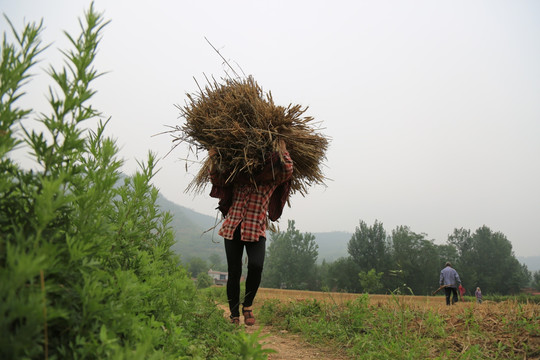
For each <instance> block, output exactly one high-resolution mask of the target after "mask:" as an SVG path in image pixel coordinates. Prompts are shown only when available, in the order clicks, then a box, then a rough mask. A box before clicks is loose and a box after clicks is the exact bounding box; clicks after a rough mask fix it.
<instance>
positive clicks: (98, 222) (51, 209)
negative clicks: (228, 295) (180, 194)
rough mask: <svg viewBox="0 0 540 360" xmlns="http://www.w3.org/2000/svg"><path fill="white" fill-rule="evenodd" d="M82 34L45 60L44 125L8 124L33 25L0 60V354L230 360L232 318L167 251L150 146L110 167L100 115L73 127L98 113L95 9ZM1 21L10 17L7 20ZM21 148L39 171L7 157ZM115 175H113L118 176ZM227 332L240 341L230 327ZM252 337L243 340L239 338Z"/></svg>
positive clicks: (18, 112) (30, 59) (113, 151)
mask: <svg viewBox="0 0 540 360" xmlns="http://www.w3.org/2000/svg"><path fill="white" fill-rule="evenodd" d="M80 24H81V33H80V35H79V36H77V37H72V36H71V35H70V34H67V33H66V36H67V37H68V39H69V40H70V42H71V45H72V49H71V50H68V51H64V52H63V54H64V55H65V57H66V65H65V66H64V67H63V68H61V69H57V68H55V67H52V66H51V67H50V68H49V70H48V73H49V74H50V76H51V78H52V79H53V80H54V84H55V86H54V87H52V86H51V87H50V89H49V95H48V102H49V105H50V107H51V110H50V112H49V113H48V114H43V115H41V116H40V117H39V118H38V120H39V121H40V122H41V123H42V124H43V125H44V129H45V132H40V131H37V130H35V129H29V128H26V127H24V126H23V127H22V129H23V132H22V139H19V138H18V137H16V133H15V126H16V125H17V124H19V123H20V121H21V120H23V119H24V118H25V117H26V116H27V115H28V114H30V113H31V109H19V108H17V107H16V101H17V100H18V99H19V98H20V96H21V95H22V94H23V93H22V91H21V87H22V85H24V83H25V82H27V81H29V80H30V77H29V75H28V70H29V68H30V67H31V66H32V65H33V64H35V63H36V60H37V58H36V56H38V55H39V53H40V52H41V51H42V50H43V47H42V46H41V43H40V40H39V34H40V32H41V31H42V25H41V23H39V24H29V25H27V26H26V27H25V28H24V30H23V31H22V32H21V34H18V33H17V32H16V30H15V29H14V27H13V26H11V28H12V31H13V34H14V37H15V39H16V43H15V44H11V43H9V42H8V41H7V40H6V36H4V42H3V45H2V63H1V65H0V75H1V82H0V90H1V93H0V109H1V112H0V119H1V127H0V131H1V132H0V140H1V143H0V156H1V157H0V173H1V174H2V177H0V314H1V316H0V358H2V359H4V358H5V359H19V358H28V359H37V358H39V359H43V358H45V359H48V358H51V359H64V358H67V359H74V358H82V359H97V358H99V359H103V358H107V359H108V358H118V359H151V358H174V359H181V358H234V357H235V356H236V355H238V356H241V355H242V354H236V353H235V351H238V347H237V346H236V344H234V343H235V342H234V341H231V339H230V338H229V337H227V336H225V335H223V333H225V332H228V331H230V330H231V327H230V326H231V325H230V324H228V323H227V322H226V321H225V319H224V318H223V314H222V312H220V311H218V310H217V309H216V307H215V305H214V304H213V303H210V302H209V301H204V300H203V299H198V298H196V295H197V293H196V289H195V287H194V285H193V282H192V281H191V279H190V277H189V276H188V274H187V272H186V271H185V270H184V268H183V267H181V266H178V265H179V260H178V259H177V258H176V257H175V256H174V255H173V253H172V252H171V250H170V248H171V245H172V244H173V242H174V237H173V234H172V231H171V228H170V226H169V223H170V221H171V217H170V215H169V214H168V213H162V212H161V211H159V209H158V207H157V206H156V199H157V196H158V191H157V189H155V188H154V187H153V186H152V185H151V183H150V182H151V179H152V177H153V176H154V174H155V173H156V159H155V156H154V154H152V153H149V155H148V159H147V160H146V162H144V163H143V162H140V163H139V168H140V170H139V171H138V172H137V173H136V174H135V175H133V176H131V177H123V176H122V175H121V173H120V167H121V165H122V160H120V159H118V157H117V152H118V148H117V146H116V144H115V141H114V140H113V139H111V138H107V137H105V135H104V133H105V127H106V124H107V122H103V121H99V122H98V125H97V127H96V129H95V130H94V131H88V132H86V131H85V130H84V129H83V128H82V123H83V122H84V121H87V120H90V119H95V118H96V117H98V115H99V113H98V112H97V111H96V110H95V109H94V108H93V107H92V106H91V105H90V104H89V100H90V99H91V98H92V95H93V94H94V93H95V91H94V90H92V89H91V87H90V85H91V83H92V81H93V80H95V79H96V78H97V77H98V76H99V75H100V74H99V73H98V72H97V71H96V70H95V69H94V68H93V66H92V64H93V61H94V58H95V55H96V50H97V46H98V44H99V41H100V38H101V32H102V30H103V28H104V27H105V26H106V24H107V22H106V21H104V19H103V17H102V15H101V14H99V13H97V12H96V11H95V10H94V8H93V6H90V8H89V10H88V11H87V12H86V13H85V16H84V19H83V20H82V21H81V22H80ZM10 25H11V23H10ZM24 143H25V144H26V146H27V147H28V150H29V152H30V153H31V154H32V155H33V157H34V159H35V161H36V162H37V164H38V166H39V168H38V169H36V170H24V169H21V168H20V167H19V166H18V164H17V163H16V162H14V161H13V160H11V159H10V158H9V156H8V155H9V152H10V151H11V150H13V149H14V147H15V146H17V145H18V144H21V145H22V144H24ZM122 180H123V182H122ZM232 336H233V338H235V337H236V338H238V339H240V340H239V341H243V340H242V338H241V336H240V335H238V334H237V333H234V335H232ZM249 341H250V343H251V342H252V341H253V339H249Z"/></svg>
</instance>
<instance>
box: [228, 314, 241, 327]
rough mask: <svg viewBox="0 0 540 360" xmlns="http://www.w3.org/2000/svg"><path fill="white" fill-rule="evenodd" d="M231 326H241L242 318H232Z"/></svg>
mask: <svg viewBox="0 0 540 360" xmlns="http://www.w3.org/2000/svg"><path fill="white" fill-rule="evenodd" d="M229 318H230V319H231V324H234V325H240V316H232V315H231V316H230V317H229Z"/></svg>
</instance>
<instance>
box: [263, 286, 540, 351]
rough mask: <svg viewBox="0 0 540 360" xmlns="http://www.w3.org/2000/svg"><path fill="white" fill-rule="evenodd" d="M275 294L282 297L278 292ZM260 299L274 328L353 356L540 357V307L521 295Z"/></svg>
mask: <svg viewBox="0 0 540 360" xmlns="http://www.w3.org/2000/svg"><path fill="white" fill-rule="evenodd" d="M274 296H275V295H274ZM294 296H295V295H294V291H288V292H287V297H289V300H284V299H282V298H280V297H275V298H273V299H264V300H260V301H261V302H260V305H259V306H260V310H259V318H260V320H261V321H262V322H263V323H265V324H266V325H267V326H268V325H271V326H273V327H277V328H278V329H281V330H282V331H287V332H291V333H296V334H300V335H301V336H302V338H303V339H304V340H305V341H306V342H309V343H311V344H313V345H316V346H319V347H332V348H335V349H336V352H340V353H345V354H346V356H348V357H350V358H351V359H516V360H517V359H531V358H538V357H539V356H540V305H538V304H522V303H518V302H515V301H503V302H500V303H493V302H492V303H490V302H486V303H483V304H475V303H473V302H464V303H458V304H457V305H454V306H446V305H444V304H443V303H442V302H434V303H431V304H430V303H426V301H425V299H422V301H419V302H415V301H409V299H407V298H408V296H396V295H386V296H384V298H383V296H381V295H376V299H377V300H373V299H370V296H369V295H367V294H365V295H359V296H358V297H357V298H356V299H354V300H351V301H347V302H345V303H337V302H333V301H332V300H331V298H330V299H329V300H327V301H321V300H316V299H309V298H306V297H305V293H302V294H301V295H300V296H301V297H302V298H300V299H296V300H290V298H291V297H294Z"/></svg>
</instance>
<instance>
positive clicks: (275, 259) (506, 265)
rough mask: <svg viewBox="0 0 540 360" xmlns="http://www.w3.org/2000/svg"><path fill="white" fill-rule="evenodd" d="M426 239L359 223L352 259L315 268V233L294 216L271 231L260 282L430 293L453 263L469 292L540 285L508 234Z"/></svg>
mask: <svg viewBox="0 0 540 360" xmlns="http://www.w3.org/2000/svg"><path fill="white" fill-rule="evenodd" d="M426 237H427V235H426V234H424V233H416V232H414V231H412V230H411V229H410V228H409V227H408V226H397V227H396V228H395V229H393V230H391V232H390V233H388V232H387V231H386V229H385V228H384V226H383V223H382V222H380V221H377V220H376V221H375V222H374V223H373V225H368V224H367V223H366V222H364V221H360V222H359V225H358V226H357V227H356V229H355V231H354V233H353V235H352V237H351V239H350V240H349V242H348V248H347V250H348V256H346V257H341V258H339V259H337V260H336V261H333V262H326V261H323V262H322V264H320V265H318V264H317V257H318V246H317V244H316V242H315V237H314V236H313V235H312V234H311V233H301V232H300V231H299V230H298V229H296V227H295V222H294V221H289V223H288V227H287V230H286V231H278V232H277V233H271V236H270V238H269V240H270V241H269V244H268V247H267V257H266V261H265V270H264V272H263V279H262V286H264V287H271V288H288V289H304V290H331V291H346V292H353V293H360V292H369V293H381V294H384V293H391V292H392V293H394V292H396V291H397V292H400V293H409V294H416V295H427V294H431V293H432V291H433V290H435V289H436V288H437V287H438V281H439V273H440V270H441V269H442V268H443V267H444V264H445V262H446V261H450V262H451V263H452V265H453V267H454V268H455V269H456V270H457V271H458V273H459V275H460V277H461V280H462V284H463V286H464V287H465V288H466V289H467V290H468V292H467V293H468V294H472V293H473V292H474V289H476V287H477V286H479V287H480V288H481V289H482V290H483V292H484V293H489V294H500V295H508V294H515V293H518V292H520V290H521V289H522V288H523V287H525V286H528V285H531V284H533V285H534V286H535V287H537V288H540V271H537V272H535V273H534V274H531V272H530V271H529V270H528V269H527V266H526V265H523V264H521V263H520V262H519V261H518V260H517V259H516V257H515V255H514V252H513V251H512V244H511V242H510V241H509V240H508V239H507V237H506V236H505V235H504V234H503V233H501V232H497V231H493V230H491V229H490V228H489V227H488V226H485V225H484V226H482V227H480V228H478V229H477V230H476V231H474V232H472V231H470V230H467V229H463V228H460V229H454V231H453V233H452V234H451V235H449V236H448V239H447V241H446V243H445V244H442V245H438V244H435V243H434V241H433V240H429V239H427V238H426Z"/></svg>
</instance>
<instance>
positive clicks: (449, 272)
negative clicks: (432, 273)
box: [439, 261, 461, 305]
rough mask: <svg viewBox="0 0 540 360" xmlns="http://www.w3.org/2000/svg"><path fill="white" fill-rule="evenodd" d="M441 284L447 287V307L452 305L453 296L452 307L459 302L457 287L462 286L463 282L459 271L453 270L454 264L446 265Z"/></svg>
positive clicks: (445, 289) (440, 279) (442, 272)
mask: <svg viewBox="0 0 540 360" xmlns="http://www.w3.org/2000/svg"><path fill="white" fill-rule="evenodd" d="M439 284H440V285H441V286H443V285H444V286H445V288H444V294H445V295H446V305H450V295H452V305H454V304H455V303H456V302H458V294H457V287H458V285H461V280H460V278H459V275H458V273H457V271H456V270H455V269H454V268H452V264H451V263H450V262H448V261H447V262H446V264H444V269H442V270H441V276H440V277H439Z"/></svg>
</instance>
